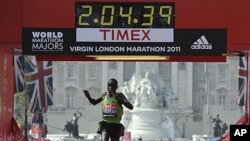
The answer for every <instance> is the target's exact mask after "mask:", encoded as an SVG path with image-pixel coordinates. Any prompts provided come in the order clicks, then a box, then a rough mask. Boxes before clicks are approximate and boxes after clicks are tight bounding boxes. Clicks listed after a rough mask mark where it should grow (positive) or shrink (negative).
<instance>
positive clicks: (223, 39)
mask: <svg viewBox="0 0 250 141" xmlns="http://www.w3.org/2000/svg"><path fill="white" fill-rule="evenodd" d="M118 30H119V29H118ZM148 30H153V29H150V28H149V29H148ZM136 32H137V31H136ZM136 32H135V33H136ZM145 32H146V31H145ZM147 32H149V31H147ZM131 34H132V33H131ZM134 35H137V34H134ZM76 36H77V35H76V29H75V28H23V31H22V49H23V54H24V55H163V56H225V55H226V53H227V31H226V29H174V32H173V42H150V41H149V42H140V41H138V42H129V41H128V42H122V41H119V42H103V41H99V42H83V41H81V42H80V41H79V42H77V41H76ZM92 36H93V35H92ZM147 36H149V35H147ZM135 37H136V36H135ZM133 38H134V37H133ZM149 38H150V37H147V39H149ZM154 38H156V37H155V36H154ZM161 38H162V37H161ZM166 38H167V37H166Z"/></svg>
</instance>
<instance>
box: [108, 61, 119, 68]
mask: <svg viewBox="0 0 250 141" xmlns="http://www.w3.org/2000/svg"><path fill="white" fill-rule="evenodd" d="M109 68H110V69H117V63H116V62H109Z"/></svg>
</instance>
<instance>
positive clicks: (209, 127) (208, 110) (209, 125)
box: [205, 63, 211, 136]
mask: <svg viewBox="0 0 250 141" xmlns="http://www.w3.org/2000/svg"><path fill="white" fill-rule="evenodd" d="M205 82H206V89H205V90H206V92H205V93H206V95H207V117H208V135H209V136H211V113H210V94H209V90H208V86H209V84H208V67H207V63H205Z"/></svg>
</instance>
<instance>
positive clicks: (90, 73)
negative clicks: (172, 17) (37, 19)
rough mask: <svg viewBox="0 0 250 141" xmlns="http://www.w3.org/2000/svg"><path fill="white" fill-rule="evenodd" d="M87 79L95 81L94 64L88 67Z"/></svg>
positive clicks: (95, 70)
mask: <svg viewBox="0 0 250 141" xmlns="http://www.w3.org/2000/svg"><path fill="white" fill-rule="evenodd" d="M88 73H89V75H88V76H89V78H90V79H96V78H97V66H96V65H95V64H90V65H89V72H88Z"/></svg>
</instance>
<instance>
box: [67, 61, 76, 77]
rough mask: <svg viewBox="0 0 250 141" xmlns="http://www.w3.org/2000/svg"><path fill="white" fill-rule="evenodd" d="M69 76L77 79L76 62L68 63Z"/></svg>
mask: <svg viewBox="0 0 250 141" xmlns="http://www.w3.org/2000/svg"><path fill="white" fill-rule="evenodd" d="M67 67H68V68H67V77H68V78H69V79H75V76H76V74H75V73H76V72H75V64H68V66H67Z"/></svg>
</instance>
